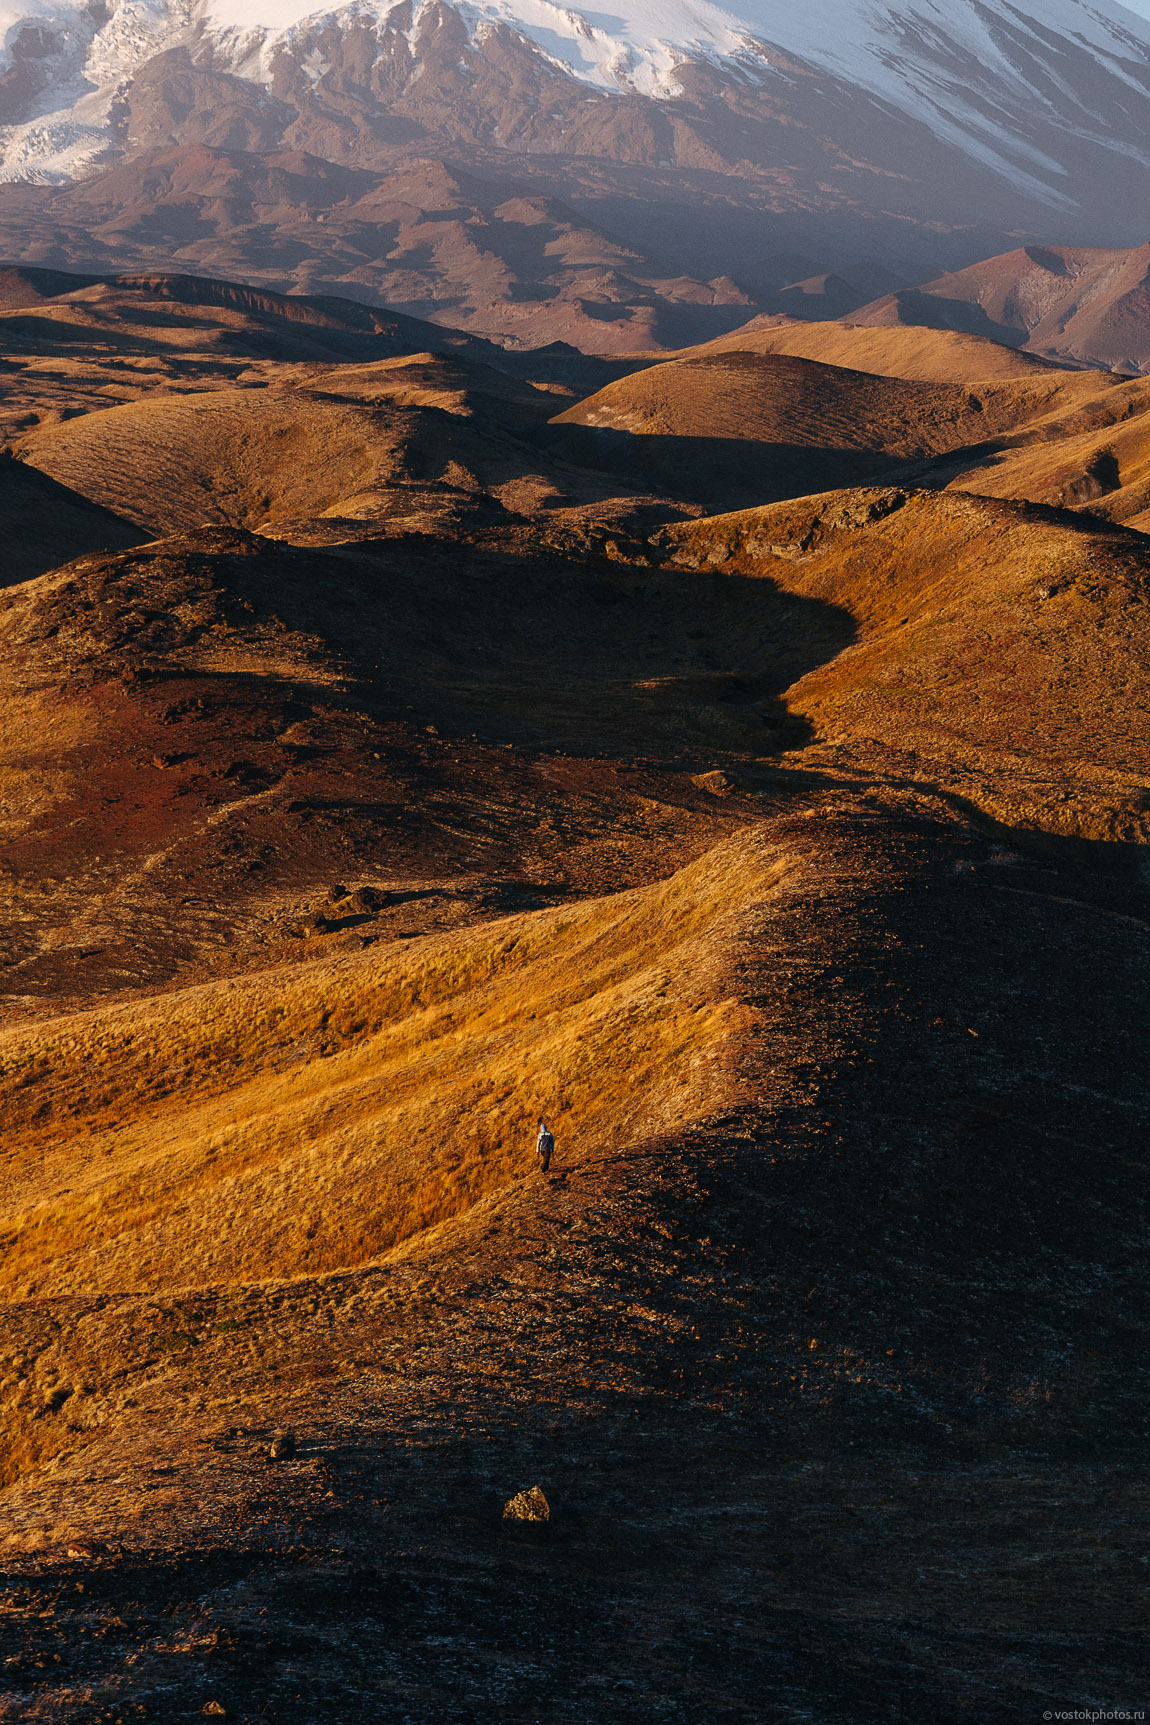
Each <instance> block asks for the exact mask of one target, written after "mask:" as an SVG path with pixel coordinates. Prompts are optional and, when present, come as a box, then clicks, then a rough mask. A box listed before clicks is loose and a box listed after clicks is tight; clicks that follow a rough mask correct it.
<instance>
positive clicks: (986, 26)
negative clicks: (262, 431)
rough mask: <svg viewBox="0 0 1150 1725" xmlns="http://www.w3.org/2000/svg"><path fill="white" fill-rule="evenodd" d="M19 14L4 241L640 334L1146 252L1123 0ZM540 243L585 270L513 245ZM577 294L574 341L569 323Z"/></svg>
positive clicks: (277, 4)
mask: <svg viewBox="0 0 1150 1725" xmlns="http://www.w3.org/2000/svg"><path fill="white" fill-rule="evenodd" d="M3 17H4V26H3V31H4V33H3V42H4V47H3V56H4V70H3V74H2V77H0V163H2V167H0V174H2V176H3V180H4V181H6V182H8V189H7V190H6V191H4V192H0V251H3V252H4V253H6V254H7V255H8V256H9V257H10V258H21V259H24V260H27V261H30V262H40V263H47V264H53V265H62V266H67V265H75V266H77V267H81V268H99V267H101V266H102V265H104V266H111V267H120V268H122V267H136V266H140V265H151V264H152V263H154V262H155V261H156V260H157V259H158V258H159V257H164V259H165V261H166V262H170V263H171V262H174V263H177V264H182V265H184V266H186V267H191V268H196V269H206V270H207V271H208V272H209V273H231V274H237V273H238V274H241V275H243V276H245V277H247V278H249V279H253V280H260V281H264V282H267V283H268V285H272V286H276V287H281V288H290V287H293V286H294V287H297V288H300V289H303V290H305V291H315V290H316V289H317V288H320V287H325V288H329V289H330V288H332V287H334V286H335V285H336V284H338V285H339V287H340V290H341V291H343V290H350V291H351V293H352V294H353V296H354V297H358V298H363V299H366V300H369V301H371V302H373V303H379V302H383V303H390V304H394V305H399V304H402V305H403V306H404V307H405V308H406V309H408V310H411V311H413V312H416V313H422V314H425V315H426V314H429V313H431V314H434V313H436V310H437V306H438V308H439V310H440V311H442V312H443V314H444V315H445V317H448V316H450V317H454V319H455V321H457V322H458V321H460V320H461V319H462V320H463V321H468V322H470V323H472V324H474V323H475V321H476V319H477V318H478V320H479V321H480V322H482V323H483V324H484V325H486V326H488V327H489V328H490V329H491V330H492V332H493V333H500V331H501V329H502V333H504V334H506V335H508V336H519V337H522V338H525V339H526V340H527V341H528V342H530V341H537V340H539V339H546V338H547V337H548V335H550V336H552V337H553V336H556V335H558V336H561V337H563V338H567V337H571V336H573V337H575V338H576V339H577V340H578V342H579V345H584V346H586V345H592V346H593V345H595V342H594V338H593V335H592V332H591V331H590V329H589V328H588V327H587V325H588V322H589V319H590V320H594V319H598V321H599V322H601V323H608V324H609V323H612V322H614V323H619V324H620V325H621V333H625V337H626V339H625V342H624V345H628V346H630V347H632V348H633V347H636V346H642V345H645V344H646V343H648V342H649V341H650V340H652V339H654V340H657V341H661V342H662V344H663V345H666V344H667V341H668V340H669V341H670V342H671V343H672V344H673V342H674V341H675V340H678V339H682V338H683V337H684V336H686V335H688V334H689V333H694V334H695V335H706V334H708V333H712V334H713V333H717V332H718V330H719V329H720V328H722V327H727V328H729V327H733V326H734V324H735V323H737V322H738V321H739V318H738V316H737V315H736V314H735V312H734V311H728V312H721V311H720V312H717V313H716V315H715V316H713V317H711V318H710V319H709V320H708V318H707V317H706V316H705V315H704V316H698V317H695V318H694V319H693V321H692V320H691V319H690V318H689V317H688V319H687V320H685V321H684V320H683V319H680V321H679V324H678V325H676V324H675V320H674V317H673V316H672V319H671V323H670V324H669V325H667V327H666V328H664V329H663V330H662V332H660V330H659V328H658V326H657V314H658V313H661V312H664V311H665V308H666V307H668V306H677V305H682V304H684V303H686V304H688V305H699V306H704V307H706V306H709V305H713V306H718V307H731V308H737V307H738V306H740V305H747V304H749V305H751V306H752V307H753V308H754V309H760V310H763V309H770V310H794V309H796V308H797V309H798V311H799V315H811V314H812V313H813V314H814V315H831V316H833V315H841V314H842V313H844V312H847V311H850V310H851V309H853V307H855V306H857V305H861V304H862V303H863V302H864V301H866V300H869V299H871V298H873V297H874V294H875V293H876V292H881V291H884V290H886V289H890V288H896V287H905V286H908V285H910V284H911V283H912V282H913V281H914V280H916V279H917V278H919V277H921V276H923V275H924V274H927V275H930V274H939V273H941V272H942V271H944V270H948V269H954V268H956V267H961V266H963V265H967V264H970V263H973V262H976V261H977V260H978V259H979V258H982V257H985V256H988V255H990V254H992V253H995V252H1000V251H1004V250H1008V249H1009V248H1010V246H1011V245H1012V244H1017V243H1019V242H1020V241H1023V242H1025V241H1027V240H1031V241H1045V242H1051V241H1059V242H1062V243H1074V244H1079V245H1081V244H1087V245H1111V246H1113V245H1122V246H1126V245H1133V244H1138V243H1140V242H1141V241H1142V240H1143V239H1144V238H1145V234H1144V231H1143V221H1144V212H1145V210H1146V209H1147V207H1150V23H1148V22H1147V21H1146V20H1145V19H1143V18H1140V17H1139V16H1137V15H1136V14H1135V13H1134V12H1131V11H1128V10H1127V9H1126V8H1124V7H1122V6H1120V5H1116V4H1113V3H1110V0H1107V3H1106V4H1103V5H1101V6H1099V5H1086V4H1082V3H1080V0H1045V3H1044V5H1043V7H1042V10H1041V15H1040V16H1038V15H1035V16H1032V15H1031V14H1030V13H1029V12H1027V11H1026V10H1024V9H1020V8H1018V7H1015V6H1013V5H1008V4H1003V3H991V4H985V3H981V0H947V3H946V4H944V5H940V4H937V3H930V4H926V3H922V4H909V5H907V6H905V7H898V6H895V7H890V8H887V7H883V6H873V5H857V4H854V3H852V0H817V3H815V4H812V5H809V6H803V7H783V6H778V5H775V4H767V3H766V0H752V3H750V4H748V5H747V6H745V7H744V8H742V9H735V10H731V11H727V10H725V9H723V8H720V7H717V6H712V5H709V4H690V5H688V4H681V3H676V4H672V5H658V6H640V5H637V6H635V7H633V8H632V9H630V10H627V11H624V12H623V13H618V12H615V13H612V14H610V15H606V14H601V13H595V12H587V13H586V14H584V13H581V12H580V11H579V10H578V9H577V8H576V9H572V8H569V7H562V6H557V5H552V4H550V3H549V0H523V3H520V4H517V3H514V0H486V3H484V4H474V3H470V0H469V3H468V4H466V5H460V6H456V5H452V4H450V3H449V0H425V3H422V4H420V3H416V4H412V3H410V0H403V3H402V4H399V5H394V6H388V5H386V4H380V5H371V4H363V3H362V0H357V3H356V4H353V5H350V6H345V7H342V8H340V7H337V8H335V9H333V10H330V11H324V10H320V11H315V10H313V9H311V8H309V6H308V5H307V4H306V0H305V3H302V4H298V5H297V4H295V3H294V0H268V4H267V5H266V6H265V7H263V8H261V7H259V6H257V5H254V4H253V5H249V4H247V3H246V0H216V3H214V4H207V3H204V0H193V3H192V4H188V3H187V0H122V3H119V4H111V5H105V4H103V3H101V4H100V5H99V6H95V5H75V6H71V5H63V4H59V5H58V4H55V3H54V0H35V3H34V4H33V5H32V6H31V7H30V8H29V9H28V10H22V9H21V7H20V6H19V5H17V6H16V7H15V8H13V9H10V10H8V11H6V12H5V14H4V15H3ZM205 150H207V151H210V152H212V154H211V155H210V156H207V155H205V153H204V152H205ZM173 151H175V152H176V154H175V155H174V156H173V153H172V152H173ZM321 164H329V165H328V166H327V167H324V166H322V165H321ZM332 165H338V166H339V167H340V168H342V169H343V170H345V173H344V177H343V178H342V179H341V178H339V177H338V176H334V175H333V166H332ZM397 170H398V171H399V173H400V179H399V180H398V181H396V180H395V178H394V176H395V174H396V172H397ZM461 172H463V173H464V174H465V175H474V176H478V178H479V180H480V181H481V182H482V189H479V190H476V189H474V188H473V187H472V186H471V185H470V184H468V186H467V188H466V189H465V190H464V191H463V192H460V190H459V185H458V181H459V175H460V173H461ZM349 174H350V175H351V176H352V177H350V178H349V177H348V175H349ZM356 176H358V177H356ZM413 176H414V178H413ZM77 181H80V182H86V183H90V184H91V186H92V190H91V192H90V193H87V192H86V193H84V194H83V196H82V197H81V200H80V206H79V207H78V206H77V201H76V194H75V193H73V192H72V191H71V190H70V187H71V186H72V185H73V184H74V183H75V182H77ZM445 187H446V188H447V190H446V192H445ZM54 188H60V189H59V190H54ZM525 198H526V199H527V200H528V203H527V204H526V205H522V204H520V208H519V210H518V212H516V211H513V212H512V213H511V214H510V215H502V216H500V217H499V219H498V220H496V221H495V222H494V223H493V222H492V212H493V211H500V210H504V209H506V207H507V206H508V205H509V204H515V203H516V201H517V200H523V199H525ZM556 200H559V201H560V203H561V207H559V208H556V207H555V205H556ZM89 203H94V204H95V206H96V209H95V210H92V211H89V209H88V208H87V206H88V204H89ZM156 205H159V206H160V208H159V209H155V208H154V206H156ZM373 205H374V206H375V207H373ZM141 206H143V207H144V213H143V214H141ZM477 206H478V213H477ZM97 211H98V213H97ZM422 216H427V217H429V218H430V220H431V222H433V223H434V224H435V225H436V226H437V227H438V229H439V231H438V232H432V231H431V230H430V228H429V227H428V224H427V223H426V222H424V223H423V225H422V226H421V224H420V218H421V217H422ZM317 223H325V224H326V225H327V229H328V231H327V233H325V234H319V233H317V232H316V228H315V225H316V224H317ZM509 223H510V224H511V226H512V228H514V229H515V230H517V231H516V232H514V233H513V234H512V235H511V236H510V238H508V236H507V234H506V229H507V227H508V224H509ZM488 229H490V230H491V231H490V232H488V231H487V230H488ZM524 230H527V231H526V232H525V231H524ZM317 241H318V242H320V243H318V244H317ZM489 242H490V243H489ZM533 242H534V244H535V246H536V249H540V248H542V249H543V250H544V251H545V252H546V253H547V255H548V257H551V256H555V255H556V254H559V255H561V256H562V264H561V265H560V271H559V273H560V275H561V277H562V279H556V278H555V276H554V272H549V271H547V270H540V269H539V268H535V269H534V271H531V270H528V271H527V272H524V271H523V270H522V269H521V267H520V261H519V258H518V257H517V256H509V250H510V251H511V252H514V253H522V252H523V250H524V248H525V247H526V249H527V250H530V249H531V246H532V243H533ZM564 254H565V255H564ZM562 265H567V268H566V270H564V269H563V267H562ZM387 266H391V267H387ZM571 266H573V268H572V267H571ZM828 275H829V276H830V280H829V282H828V281H827V279H826V278H827V277H828ZM679 278H684V279H682V280H680V279H679ZM669 284H670V285H669ZM796 284H801V286H800V287H799V288H798V291H792V292H791V293H790V296H789V299H788V298H787V297H786V290H788V289H792V288H794V287H795V286H796ZM556 298H562V299H563V300H565V301H566V302H567V303H570V302H572V301H574V300H578V301H579V302H580V304H579V307H578V308H577V309H576V310H575V311H574V312H572V313H571V314H570V316H569V317H568V320H567V321H568V325H569V327H568V328H563V327H562V319H561V318H560V319H559V320H557V321H556V323H555V326H554V327H553V328H550V329H549V328H548V327H547V326H545V324H544V323H543V321H542V320H541V319H540V317H539V315H538V306H539V303H540V301H541V300H549V299H556ZM524 306H526V307H528V308H531V309H529V310H527V311H524V310H522V309H518V310H513V311H510V312H508V313H506V314H505V315H504V314H501V312H500V311H499V310H498V309H493V308H499V307H515V308H522V307H524ZM585 306H592V307H597V308H599V309H598V310H595V311H592V312H591V313H590V314H589V317H588V316H585V315H584V312H583V309H582V308H583V307H585ZM614 306H620V307H623V308H629V309H624V310H621V311H619V312H613V310H612V307H614ZM644 307H646V308H647V313H646V316H644V311H643V308H644ZM501 316H503V322H502V324H501ZM636 319H637V320H638V321H637V322H636V321H635V320H636ZM644 322H645V323H646V324H647V325H648V326H649V327H648V328H646V329H644V328H643V325H644ZM629 323H634V327H633V328H630V329H627V328H626V326H627V325H628V324H629ZM580 338H583V339H580ZM603 340H605V341H606V342H607V345H608V346H611V345H614V346H618V345H619V342H618V341H616V340H614V339H613V337H612V336H611V335H609V334H608V335H605V336H604V337H603Z"/></svg>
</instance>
